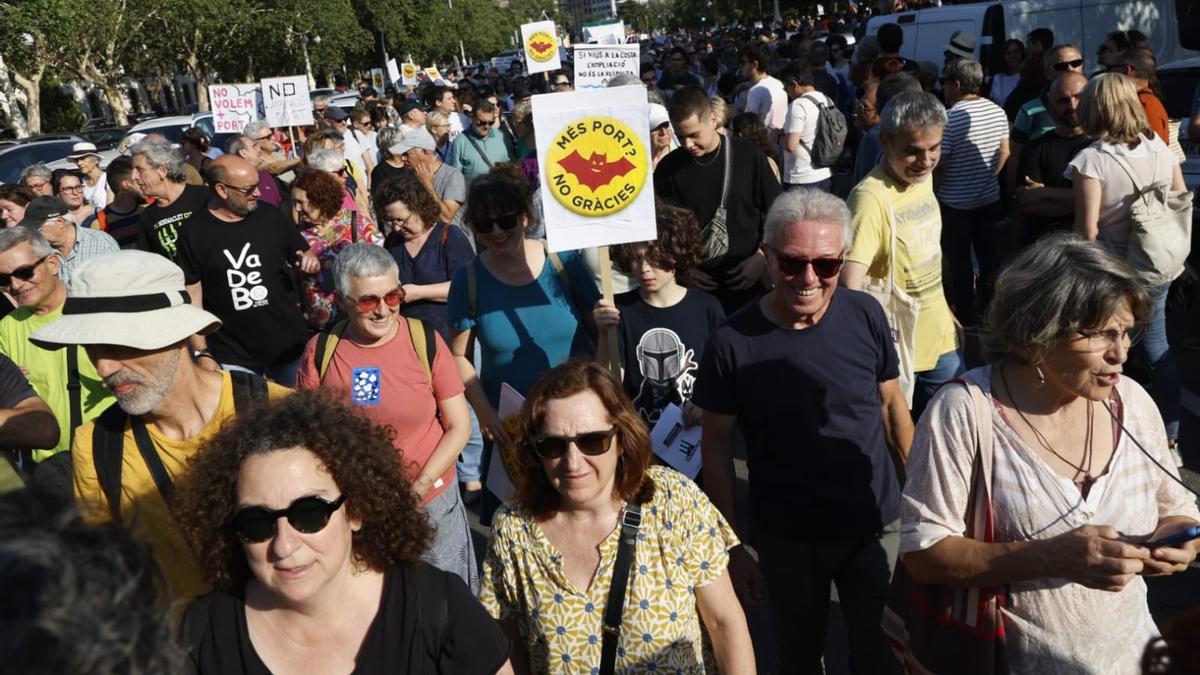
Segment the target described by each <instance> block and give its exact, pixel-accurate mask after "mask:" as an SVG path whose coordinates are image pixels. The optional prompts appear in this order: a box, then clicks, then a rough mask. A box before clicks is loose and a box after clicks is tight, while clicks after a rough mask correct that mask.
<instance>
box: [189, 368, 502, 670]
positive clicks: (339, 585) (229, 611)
mask: <svg viewBox="0 0 1200 675" xmlns="http://www.w3.org/2000/svg"><path fill="white" fill-rule="evenodd" d="M174 514H175V517H176V520H177V522H178V523H179V526H180V529H181V530H182V531H183V533H184V536H185V537H186V538H187V539H188V542H189V543H190V544H191V546H192V550H194V551H196V553H197V555H198V557H199V559H200V562H201V566H202V567H203V568H204V569H205V571H206V573H207V575H208V576H209V579H210V580H211V581H212V582H213V585H214V586H215V587H216V589H217V590H215V591H213V592H211V593H209V594H207V595H204V596H202V597H200V598H198V599H196V600H195V601H194V602H193V603H192V604H191V606H189V607H188V610H187V613H186V615H185V616H184V621H183V634H184V636H185V637H186V638H187V639H188V640H189V641H190V642H191V643H192V644H193V645H194V647H193V648H192V654H191V661H192V666H193V671H192V672H196V673H199V674H200V675H205V674H206V673H220V674H221V675H237V674H239V673H247V674H249V673H255V674H257V673H263V674H265V673H268V672H270V673H314V672H320V673H330V672H341V673H350V672H353V673H363V674H366V673H395V672H400V673H464V674H466V673H495V672H498V671H500V670H501V669H502V668H503V669H504V670H505V672H507V671H508V666H507V663H506V659H507V655H508V643H507V641H506V640H505V638H504V636H503V635H502V634H501V633H500V631H499V630H498V629H497V627H496V625H495V624H494V623H493V622H492V621H491V620H489V619H488V617H487V614H486V613H485V612H484V611H483V608H481V607H480V606H479V602H478V601H477V600H475V598H474V597H472V596H471V592H470V591H469V590H468V589H467V587H466V585H465V584H463V583H462V581H461V580H460V579H459V578H458V577H456V576H454V575H451V574H448V573H446V572H441V571H438V570H435V569H434V568H432V567H429V566H428V565H426V564H425V563H422V562H420V561H419V558H420V555H421V553H422V551H424V549H425V546H426V544H427V542H428V541H429V537H430V530H429V524H428V521H427V520H426V518H425V513H424V510H423V509H422V508H421V505H420V501H419V499H418V498H417V495H416V494H415V493H414V492H413V490H412V487H411V485H410V483H409V481H408V480H407V479H406V478H405V477H404V470H403V469H402V467H401V465H400V462H399V460H398V459H397V456H396V451H395V449H394V448H393V447H392V439H391V432H390V430H388V429H387V428H386V427H382V426H377V425H374V424H372V423H371V422H370V421H369V420H368V419H367V418H366V417H363V416H360V415H357V414H355V413H354V412H353V411H352V410H351V409H350V408H348V407H346V406H345V405H344V404H343V403H341V402H340V401H338V400H336V399H334V398H331V397H330V396H328V395H325V394H323V393H321V392H319V391H309V392H299V393H296V394H294V395H292V396H289V397H287V398H284V399H282V400H280V401H278V402H275V403H273V404H271V405H269V406H266V407H264V408H262V409H260V410H259V411H258V412H257V413H256V414H255V415H246V416H240V417H239V418H238V419H237V421H235V422H233V423H232V424H229V425H228V426H226V427H225V428H224V429H222V430H221V432H220V433H218V434H217V435H216V436H215V437H213V438H212V439H211V440H210V441H209V442H208V443H207V444H206V446H205V448H204V449H203V450H202V451H201V452H200V453H199V454H198V455H197V456H196V457H195V458H194V460H193V461H192V463H191V466H190V469H189V472H188V473H187V475H186V477H185V479H184V480H182V481H181V482H180V483H179V485H178V486H177V488H176V492H175V498H174Z"/></svg>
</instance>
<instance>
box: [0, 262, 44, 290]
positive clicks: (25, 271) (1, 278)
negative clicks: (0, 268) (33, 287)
mask: <svg viewBox="0 0 1200 675" xmlns="http://www.w3.org/2000/svg"><path fill="white" fill-rule="evenodd" d="M50 255H53V254H50ZM50 255H44V256H42V257H41V258H38V261H37V262H34V263H29V264H28V265H22V266H21V267H18V268H17V269H15V270H13V271H11V272H9V273H8V274H3V273H0V288H8V287H9V286H12V280H13V279H20V280H21V281H29V280H30V279H32V278H33V273H34V272H36V271H37V268H38V265H41V264H42V263H44V262H46V258H49V257H50Z"/></svg>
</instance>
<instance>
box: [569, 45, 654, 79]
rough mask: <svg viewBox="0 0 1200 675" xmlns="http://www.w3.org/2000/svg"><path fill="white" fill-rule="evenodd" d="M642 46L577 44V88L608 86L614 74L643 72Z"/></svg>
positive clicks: (634, 74) (635, 74) (635, 75)
mask: <svg viewBox="0 0 1200 675" xmlns="http://www.w3.org/2000/svg"><path fill="white" fill-rule="evenodd" d="M640 53H641V46H639V45H636V44H632V45H575V88H576V89H599V88H600V87H607V86H608V81H609V80H610V79H612V78H613V76H614V75H619V74H621V73H629V74H630V75H633V76H634V77H638V75H639V74H640V73H641V65H642V63H641V60H640Z"/></svg>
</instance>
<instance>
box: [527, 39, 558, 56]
mask: <svg viewBox="0 0 1200 675" xmlns="http://www.w3.org/2000/svg"><path fill="white" fill-rule="evenodd" d="M529 47H530V49H532V50H533V51H535V52H537V53H539V54H545V53H546V52H548V51H550V50H551V49H554V43H553V42H546V41H544V40H538V41H537V42H530V43H529Z"/></svg>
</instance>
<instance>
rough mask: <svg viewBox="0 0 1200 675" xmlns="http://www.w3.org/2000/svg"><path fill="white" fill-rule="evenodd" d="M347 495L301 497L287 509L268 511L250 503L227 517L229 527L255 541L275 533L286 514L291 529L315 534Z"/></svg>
mask: <svg viewBox="0 0 1200 675" xmlns="http://www.w3.org/2000/svg"><path fill="white" fill-rule="evenodd" d="M345 501H346V495H342V496H341V497H338V498H337V499H336V500H334V501H332V502H331V501H328V500H325V499H322V498H320V497H316V496H312V497H301V498H300V499H297V500H296V501H294V502H292V503H291V504H289V505H288V507H287V508H286V509H281V510H279V511H271V510H269V509H265V508H263V507H261V506H251V507H249V508H245V509H242V510H240V511H238V512H237V513H236V514H234V516H233V518H232V519H230V521H229V526H230V528H232V529H233V532H234V534H236V535H237V536H238V538H239V539H241V540H242V541H244V542H246V543H247V544H256V543H258V542H260V541H266V540H268V539H270V538H271V537H274V536H275V532H276V526H277V525H278V523H279V519H280V518H281V517H284V516H286V517H287V521H288V524H289V525H291V526H292V529H294V530H296V531H297V532H302V533H304V534H316V533H317V532H320V531H321V530H323V529H325V526H326V525H328V524H329V518H330V516H332V515H333V513H334V511H337V510H338V509H340V508H342V504H343V503H345Z"/></svg>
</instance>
